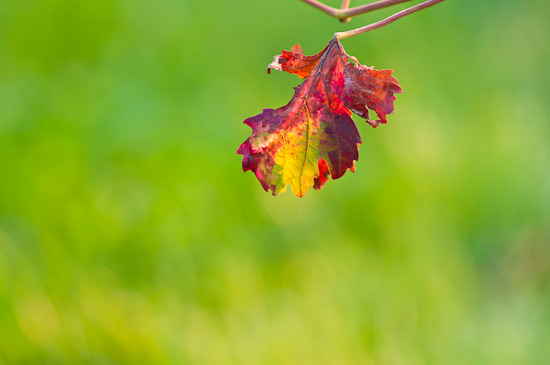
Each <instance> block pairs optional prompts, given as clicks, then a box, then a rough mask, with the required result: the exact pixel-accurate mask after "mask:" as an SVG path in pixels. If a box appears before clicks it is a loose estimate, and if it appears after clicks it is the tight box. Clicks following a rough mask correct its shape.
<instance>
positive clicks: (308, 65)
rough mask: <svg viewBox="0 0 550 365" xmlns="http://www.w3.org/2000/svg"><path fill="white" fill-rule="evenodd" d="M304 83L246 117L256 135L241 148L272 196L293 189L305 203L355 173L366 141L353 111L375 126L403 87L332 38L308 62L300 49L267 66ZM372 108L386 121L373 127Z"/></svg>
mask: <svg viewBox="0 0 550 365" xmlns="http://www.w3.org/2000/svg"><path fill="white" fill-rule="evenodd" d="M270 69H276V70H280V71H286V72H289V73H293V74H296V75H298V77H300V78H303V79H305V80H304V82H303V83H302V84H301V85H299V86H298V87H296V88H295V92H294V96H293V98H292V99H291V100H290V102H289V103H288V104H287V105H285V106H283V107H280V108H278V109H264V110H263V112H262V113H260V114H258V115H256V116H254V117H251V118H248V119H246V120H245V121H244V123H245V124H247V125H249V126H250V127H251V128H252V134H251V135H250V137H249V138H248V139H247V140H246V141H245V142H244V143H243V144H241V146H240V147H239V149H238V151H237V153H239V154H241V155H243V162H242V165H243V170H244V171H248V170H251V171H253V172H254V173H255V174H256V177H257V178H258V180H259V181H260V183H261V184H262V186H263V188H264V189H265V190H266V191H268V190H271V192H272V193H273V195H277V194H279V193H280V192H283V191H285V190H286V187H287V186H288V185H290V186H291V188H292V190H293V192H294V194H295V195H296V196H298V197H302V196H304V195H305V194H306V192H307V191H308V189H309V188H310V187H312V186H313V187H314V188H315V189H321V188H322V187H323V186H324V184H325V183H326V182H327V181H328V177H329V176H330V177H331V178H332V179H333V180H334V179H337V178H339V177H341V176H342V175H344V173H345V172H346V171H347V170H351V171H352V172H354V171H355V161H357V160H358V158H359V150H358V147H359V144H360V143H361V137H360V135H359V131H358V130H357V127H356V126H355V123H354V122H353V120H352V118H351V111H353V112H355V113H356V114H357V115H359V116H361V117H363V118H365V119H366V120H367V122H368V123H370V124H371V125H372V126H373V127H376V126H377V125H378V123H379V122H382V123H386V114H390V113H392V112H393V100H394V99H395V97H394V96H393V94H394V93H401V92H402V91H401V87H400V86H399V83H398V82H397V80H396V79H395V78H394V77H393V76H392V75H391V74H392V72H393V71H392V70H375V69H373V68H371V67H366V66H363V65H361V64H359V62H357V60H356V59H355V58H354V57H350V56H348V55H347V54H346V53H345V51H344V49H343V47H342V45H341V44H340V42H339V41H338V40H337V39H336V38H334V39H332V40H331V41H330V42H329V44H328V45H327V47H325V49H323V50H322V51H321V52H319V53H318V54H316V55H313V56H304V55H303V52H302V50H301V47H300V46H299V45H296V46H294V47H292V50H291V51H284V50H283V51H282V54H281V55H279V56H276V57H275V59H274V61H273V62H272V63H271V64H270V65H269V66H268V71H270ZM368 109H370V110H373V111H374V112H375V113H376V114H377V116H378V118H380V120H376V121H372V120H370V118H369V115H368Z"/></svg>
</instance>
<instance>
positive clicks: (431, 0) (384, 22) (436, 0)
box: [334, 0, 444, 39]
mask: <svg viewBox="0 0 550 365" xmlns="http://www.w3.org/2000/svg"><path fill="white" fill-rule="evenodd" d="M405 1H406V0H405ZM442 1H444V0H428V1H425V2H423V3H420V4H418V5H415V6H412V7H410V8H407V9H405V10H401V11H400V12H398V13H395V14H393V15H391V16H389V17H387V18H386V19H383V20H380V21H378V22H376V23H372V24H369V25H365V26H364V27H360V28H356V29H352V30H348V31H345V32H338V33H335V34H334V36H335V37H336V38H338V39H345V38H350V37H353V36H356V35H359V34H362V33H366V32H369V31H371V30H375V29H378V28H382V27H384V26H386V25H388V24H390V23H393V22H394V21H396V20H397V19H401V18H403V17H404V16H407V15H410V14H412V13H416V12H417V11H420V10H423V9H426V8H429V7H431V6H434V5H435V4H438V3H440V2H442ZM401 2H403V1H401ZM368 5H371V4H368Z"/></svg>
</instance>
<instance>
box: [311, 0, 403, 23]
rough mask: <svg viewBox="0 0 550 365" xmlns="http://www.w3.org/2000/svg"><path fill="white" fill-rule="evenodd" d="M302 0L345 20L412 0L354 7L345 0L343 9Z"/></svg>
mask: <svg viewBox="0 0 550 365" xmlns="http://www.w3.org/2000/svg"><path fill="white" fill-rule="evenodd" d="M301 1H303V2H304V3H306V4H309V5H311V6H313V7H315V8H317V9H319V10H321V11H323V12H325V13H327V14H328V15H330V16H332V17H335V18H338V19H340V20H343V19H347V18H351V17H354V16H357V15H360V14H365V13H368V12H371V11H374V10H378V9H382V8H386V7H388V6H392V5H397V4H401V3H404V2H407V1H411V0H379V1H375V2H373V3H370V4H365V5H361V6H356V7H354V8H344V5H345V3H346V2H347V3H348V6H349V1H347V0H343V2H342V8H341V9H336V8H333V7H332V6H328V5H325V4H323V3H322V2H320V1H317V0H301Z"/></svg>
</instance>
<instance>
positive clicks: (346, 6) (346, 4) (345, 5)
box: [340, 0, 351, 23]
mask: <svg viewBox="0 0 550 365" xmlns="http://www.w3.org/2000/svg"><path fill="white" fill-rule="evenodd" d="M350 1H351V0H343V1H342V6H340V10H346V9H349V3H350ZM350 20H351V17H349V18H344V19H340V22H341V23H349V21H350Z"/></svg>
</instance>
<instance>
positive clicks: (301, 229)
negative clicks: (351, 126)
mask: <svg viewBox="0 0 550 365" xmlns="http://www.w3.org/2000/svg"><path fill="white" fill-rule="evenodd" d="M327 3H329V4H331V5H334V6H336V5H338V4H339V3H337V2H336V1H332V2H327ZM352 5H353V4H352ZM243 9H246V10H243ZM549 10H550V5H548V3H547V2H546V1H543V0H539V1H531V2H518V1H512V0H507V1H504V0H503V1H500V2H498V3H495V2H478V1H474V0H463V1H448V2H445V3H442V4H440V5H438V6H437V7H434V8H432V9H429V10H426V11H424V12H421V13H417V14H415V15H413V16H410V17H408V18H406V19H403V20H400V21H399V22H397V23H394V24H392V25H390V26H388V27H386V28H384V29H381V30H377V31H375V32H372V33H368V34H365V35H361V36H358V37H356V38H353V39H349V40H345V41H344V42H343V45H344V47H345V48H346V50H347V51H348V53H349V54H351V55H354V56H356V57H357V58H358V59H359V60H360V61H361V62H362V63H364V64H367V65H374V66H375V67H377V68H392V69H395V70H396V72H395V75H396V77H397V78H398V79H399V81H400V82H401V85H402V86H403V89H404V92H405V93H404V94H403V95H398V97H397V101H396V112H395V114H393V115H391V116H390V117H389V124H388V125H387V126H382V127H379V128H377V129H376V130H373V129H372V128H370V127H368V126H367V125H366V124H365V123H364V122H362V121H360V120H359V119H357V122H358V125H359V129H360V132H361V134H362V136H363V141H364V144H363V145H362V146H361V148H360V156H361V158H360V161H359V162H358V163H357V173H356V174H346V175H345V176H344V177H343V178H342V179H340V180H338V181H333V182H329V183H328V184H327V186H326V187H325V189H324V190H322V191H310V192H309V193H308V194H307V195H306V196H305V197H304V198H302V199H297V198H295V197H294V196H292V194H291V192H290V191H288V192H287V193H286V194H283V195H281V196H279V197H272V196H270V195H268V194H267V193H265V192H264V191H263V190H262V189H261V187H260V184H259V183H258V182H257V181H256V179H255V178H254V176H253V175H252V174H251V173H247V174H243V173H242V171H241V169H240V156H238V155H237V154H236V149H237V147H238V145H239V144H240V143H241V142H242V141H244V139H245V138H246V137H247V136H248V134H249V132H250V130H249V128H248V127H246V126H245V125H243V124H242V123H241V122H242V121H243V120H244V119H245V118H246V117H248V116H251V115H255V114H257V113H259V112H260V110H261V108H268V107H271V108H275V107H278V106H281V105H284V104H286V103H287V102H288V100H289V99H290V97H291V95H292V87H293V86H296V85H297V84H298V83H299V81H298V80H297V79H296V78H295V77H294V76H293V75H286V74H279V73H276V74H274V75H271V76H268V75H267V74H266V73H265V67H266V65H267V64H268V63H269V62H270V60H271V59H272V56H273V55H275V54H278V53H279V51H280V49H282V48H285V49H288V48H290V47H291V46H292V45H293V44H294V43H297V42H299V43H301V44H302V46H303V48H304V51H305V52H306V53H309V54H311V53H315V52H317V51H319V50H320V49H322V48H323V47H324V46H325V45H326V43H327V42H328V41H329V40H330V38H331V35H332V34H333V33H334V32H335V31H340V30H345V29H350V28H351V27H355V26H359V25H362V24H366V23H368V22H371V21H375V20H377V19H380V18H381V17H382V16H385V15H387V14H390V13H391V12H392V10H388V9H386V10H383V11H380V12H378V13H374V14H370V15H364V16H361V17H358V18H356V19H354V20H353V21H352V22H351V23H349V24H340V23H339V22H337V21H336V20H334V19H330V18H329V17H327V16H326V15H324V14H322V13H321V12H319V11H317V10H315V9H311V8H309V7H308V6H306V5H305V4H302V3H300V2H298V1H295V0H286V1H282V2H278V3H277V4H267V3H263V2H255V1H250V0H248V1H241V2H239V5H236V4H234V3H231V2H222V1H214V2H210V3H208V4H207V5H205V4H203V3H200V2H190V1H184V2H180V1H173V0H163V1H157V2H152V1H143V0H138V1H128V0H99V1H95V2H83V3H72V2H69V1H66V0H50V1H39V0H24V1H7V2H3V3H1V4H0V50H1V51H0V52H1V54H2V57H0V162H1V166H2V168H1V169H0V363H5V364H19V363H21V364H23V363H25V364H29V363H56V364H57V363H59V364H74V363H94V364H110V363H136V364H137V363H143V364H145V363H189V364H425V363H437V364H541V363H545V362H546V361H548V358H550V350H549V349H548V346H547V344H548V343H549V342H550V307H549V306H548V303H549V301H550V246H549V245H550V169H549V166H550V142H549V141H548V139H549V138H548V137H549V136H550V127H549V124H548V122H549V119H550V118H549V117H550V115H549V114H550V110H549V107H548V99H549V96H550V93H549V89H548V82H549V81H550V77H549V75H550V74H549V72H548V70H547V65H548V59H549V56H550V45H549V44H548V37H547V35H548V34H549V32H550V23H548V21H547V16H546V14H548V11H549Z"/></svg>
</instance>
